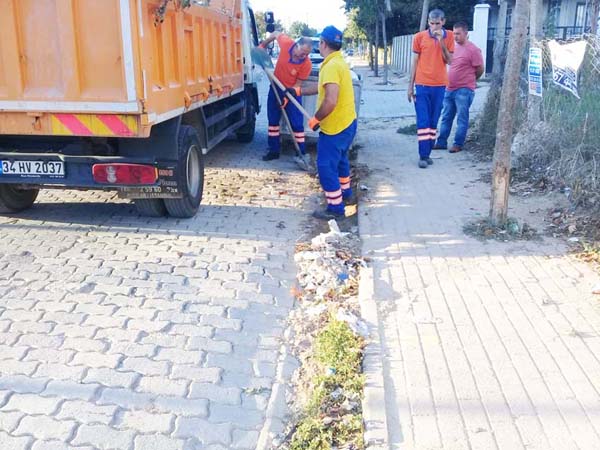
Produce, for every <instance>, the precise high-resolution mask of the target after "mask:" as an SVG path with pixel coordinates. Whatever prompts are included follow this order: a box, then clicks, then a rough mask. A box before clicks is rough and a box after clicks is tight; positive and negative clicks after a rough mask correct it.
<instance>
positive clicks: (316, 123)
mask: <svg viewBox="0 0 600 450" xmlns="http://www.w3.org/2000/svg"><path fill="white" fill-rule="evenodd" d="M320 123H321V121H320V120H319V119H317V118H316V117H314V116H313V118H312V119H310V120H309V121H308V127H309V128H310V129H311V130H313V131H317V130H318V129H319V128H320V127H321V125H319V124H320Z"/></svg>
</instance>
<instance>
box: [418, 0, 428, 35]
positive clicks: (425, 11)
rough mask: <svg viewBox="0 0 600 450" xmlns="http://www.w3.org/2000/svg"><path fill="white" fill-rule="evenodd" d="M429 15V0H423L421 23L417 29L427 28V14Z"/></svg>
mask: <svg viewBox="0 0 600 450" xmlns="http://www.w3.org/2000/svg"><path fill="white" fill-rule="evenodd" d="M428 15H429V0H423V9H421V24H420V25H419V31H423V30H424V29H425V28H427V16H428Z"/></svg>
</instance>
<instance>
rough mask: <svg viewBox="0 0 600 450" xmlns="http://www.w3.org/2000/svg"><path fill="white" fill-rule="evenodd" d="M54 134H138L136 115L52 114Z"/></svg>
mask: <svg viewBox="0 0 600 450" xmlns="http://www.w3.org/2000/svg"><path fill="white" fill-rule="evenodd" d="M51 122H52V134H53V135H59V136H105V137H111V136H121V137H132V136H137V135H138V122H137V117H136V116H127V115H122V114H52V115H51Z"/></svg>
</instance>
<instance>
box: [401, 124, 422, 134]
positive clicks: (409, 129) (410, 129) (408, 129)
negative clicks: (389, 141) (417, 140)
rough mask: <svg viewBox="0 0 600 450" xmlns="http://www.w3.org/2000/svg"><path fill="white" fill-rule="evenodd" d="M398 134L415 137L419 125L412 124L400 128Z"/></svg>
mask: <svg viewBox="0 0 600 450" xmlns="http://www.w3.org/2000/svg"><path fill="white" fill-rule="evenodd" d="M396 133H399V134H410V135H415V134H417V124H416V123H411V124H410V125H405V126H403V127H400V128H398V129H397V130H396Z"/></svg>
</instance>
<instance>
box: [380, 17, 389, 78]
mask: <svg viewBox="0 0 600 450" xmlns="http://www.w3.org/2000/svg"><path fill="white" fill-rule="evenodd" d="M385 19H386V17H385V11H381V28H382V34H383V84H384V85H385V86H387V84H388V47H387V32H386V29H385Z"/></svg>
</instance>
